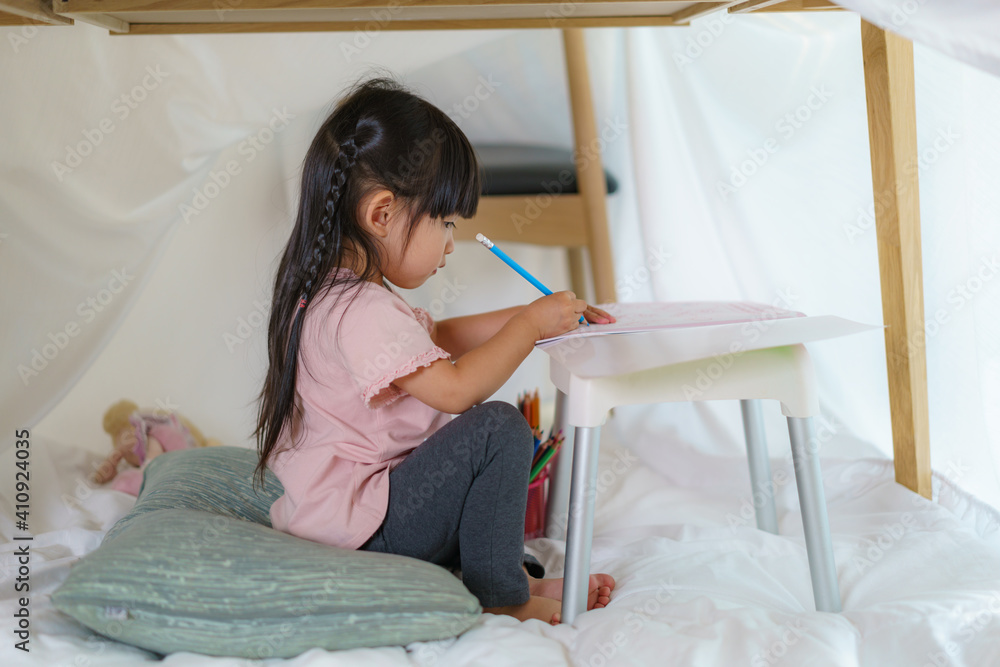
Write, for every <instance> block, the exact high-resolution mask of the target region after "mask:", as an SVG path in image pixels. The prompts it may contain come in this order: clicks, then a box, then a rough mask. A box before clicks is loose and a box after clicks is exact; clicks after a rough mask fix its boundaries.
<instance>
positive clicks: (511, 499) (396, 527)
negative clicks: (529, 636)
mask: <svg viewBox="0 0 1000 667" xmlns="http://www.w3.org/2000/svg"><path fill="white" fill-rule="evenodd" d="M533 444H534V439H533V438H532V435H531V429H530V428H529V427H528V422H527V421H525V419H524V417H523V416H522V415H521V413H520V411H518V409H517V408H516V407H514V406H513V405H511V404H509V403H504V402H502V401H489V402H486V403H482V404H480V405H477V406H475V407H473V408H471V409H469V410H467V411H466V412H464V413H462V414H460V415H458V416H457V417H455V418H454V419H452V420H451V421H450V422H449V423H447V424H445V425H444V426H442V427H441V428H440V429H438V430H437V431H436V432H435V433H434V434H433V435H431V436H430V437H429V438H427V439H426V440H425V441H424V442H423V443H422V444H421V445H419V446H418V447H417V448H416V449H414V450H413V451H412V452H411V453H410V455H409V456H407V457H406V458H405V459H404V460H403V462H402V463H400V464H399V465H398V466H396V468H394V469H393V470H392V472H390V473H389V509H388V511H387V512H386V516H385V519H384V520H383V521H382V525H381V526H380V527H379V529H378V530H377V531H376V532H375V534H374V535H372V537H371V538H370V539H369V540H368V541H367V542H366V543H365V544H363V545H362V546H361V547H360V548H361V549H364V550H367V551H380V552H383V553H394V554H400V555H403V556H411V557H413V558H419V559H421V560H425V561H429V562H431V563H436V564H438V565H442V566H445V567H450V568H456V567H457V568H461V570H462V582H463V583H464V584H465V586H466V588H468V589H469V590H470V591H471V592H472V594H473V595H475V596H476V597H477V598H479V603H480V604H481V605H482V606H483V607H501V606H506V605H514V604H522V603H524V602H527V601H528V597H529V594H528V578H527V576H526V575H525V573H524V570H522V569H521V565H522V563H523V564H524V566H525V567H526V568H527V570H528V571H529V572H530V573H531V576H533V577H537V578H541V577H542V576H543V575H544V574H545V570H544V569H543V568H542V566H541V564H540V563H539V562H538V561H537V560H536V559H535V558H534V557H533V556H531V555H529V554H525V553H524V511H525V505H526V504H527V500H528V472H529V470H528V468H529V466H530V465H531V455H532V449H533Z"/></svg>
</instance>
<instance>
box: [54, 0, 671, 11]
mask: <svg viewBox="0 0 1000 667" xmlns="http://www.w3.org/2000/svg"><path fill="white" fill-rule="evenodd" d="M624 1H627V2H628V3H630V4H634V5H636V6H642V5H646V6H649V7H656V6H670V5H677V6H680V7H686V6H687V5H689V4H691V2H690V1H684V0H624ZM624 1H623V0H573V1H572V2H568V3H567V5H569V6H571V7H570V8H572V6H576V7H588V6H589V7H595V6H596V7H599V6H602V5H606V6H613V5H616V4H624ZM61 2H62V4H63V6H64V7H63V10H65V11H69V12H85V13H96V14H107V13H118V12H189V11H209V12H212V13H215V12H217V11H219V10H229V11H244V10H247V11H249V10H260V9H266V10H271V11H282V10H295V9H329V8H341V9H347V8H349V9H372V10H375V9H383V8H392V9H395V10H401V11H405V9H406V8H407V7H456V6H462V7H471V8H479V9H484V8H489V7H501V6H504V5H513V6H518V5H520V6H527V5H538V6H546V7H558V5H559V4H560V3H558V2H540V1H539V0H395V1H394V0H61Z"/></svg>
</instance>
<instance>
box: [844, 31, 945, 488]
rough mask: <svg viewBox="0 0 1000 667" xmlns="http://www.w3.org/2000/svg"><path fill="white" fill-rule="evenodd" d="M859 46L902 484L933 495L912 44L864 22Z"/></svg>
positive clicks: (894, 436)
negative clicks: (862, 68) (861, 52)
mask: <svg viewBox="0 0 1000 667" xmlns="http://www.w3.org/2000/svg"><path fill="white" fill-rule="evenodd" d="M861 46H862V51H863V54H864V68H865V96H866V98H867V101H868V138H869V141H870V146H871V160H872V187H873V191H874V194H875V230H876V236H877V237H878V258H879V273H880V275H881V281H882V316H883V319H884V320H885V323H886V324H887V325H888V328H887V329H886V330H885V351H886V361H887V366H888V373H889V405H890V409H891V410H892V440H893V453H894V458H895V466H896V481H897V482H898V483H900V484H902V485H904V486H906V487H907V488H909V489H911V490H913V491H916V492H917V493H919V494H920V495H922V496H924V497H925V498H930V497H931V465H930V432H929V431H930V429H929V426H928V405H927V357H926V354H925V352H926V350H925V338H924V290H923V271H922V268H921V259H920V199H919V191H918V182H917V170H916V169H914V168H913V166H914V165H915V164H916V160H917V123H916V109H915V96H914V85H913V44H912V43H911V42H910V41H909V40H906V39H904V38H902V37H900V36H898V35H896V34H894V33H891V32H887V31H885V30H882V29H881V28H879V27H877V26H875V25H872V24H870V23H868V22H867V21H864V20H862V21H861ZM907 167H908V168H907Z"/></svg>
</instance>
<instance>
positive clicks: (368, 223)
mask: <svg viewBox="0 0 1000 667" xmlns="http://www.w3.org/2000/svg"><path fill="white" fill-rule="evenodd" d="M396 203H397V202H396V196H395V195H394V194H392V192H390V191H389V190H378V191H376V192H374V193H372V194H371V195H369V196H368V197H366V198H365V200H364V203H363V204H362V207H361V208H362V219H361V222H362V224H363V225H364V227H365V230H367V231H368V232H371V233H372V234H374V235H375V236H377V237H379V238H386V237H387V236H389V221H390V219H391V218H392V214H393V213H394V212H395V210H396V206H395V204H396Z"/></svg>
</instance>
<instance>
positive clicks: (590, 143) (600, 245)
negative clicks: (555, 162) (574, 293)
mask: <svg viewBox="0 0 1000 667" xmlns="http://www.w3.org/2000/svg"><path fill="white" fill-rule="evenodd" d="M562 34H563V47H564V48H565V50H566V73H567V78H568V80H569V99H570V108H571V110H572V112H573V137H574V142H573V143H574V148H575V150H574V153H573V158H574V160H575V161H576V182H577V185H578V186H579V188H580V195H581V196H582V197H583V202H584V210H585V211H586V216H587V220H586V223H587V225H586V226H587V234H588V236H589V238H588V242H587V248H588V250H589V251H590V269H591V271H593V275H594V290H595V299H596V301H597V303H611V302H614V301H616V298H615V271H614V261H613V260H612V253H611V236H610V234H609V233H608V213H607V209H606V208H605V201H606V199H607V196H608V192H607V183H606V182H605V180H604V166H603V164H602V162H601V150H600V143H601V139H600V137H599V136H598V134H597V123H596V121H595V120H594V101H593V97H592V96H591V92H590V76H589V74H588V72H587V48H586V43H585V42H584V36H583V29H582V28H565V29H563V31H562ZM573 264H574V260H573V259H572V258H571V269H572V268H573ZM576 264H577V266H576V268H575V269H574V270H575V272H579V270H580V269H579V266H578V262H576ZM574 280H575V279H574ZM581 296H582V295H581Z"/></svg>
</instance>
